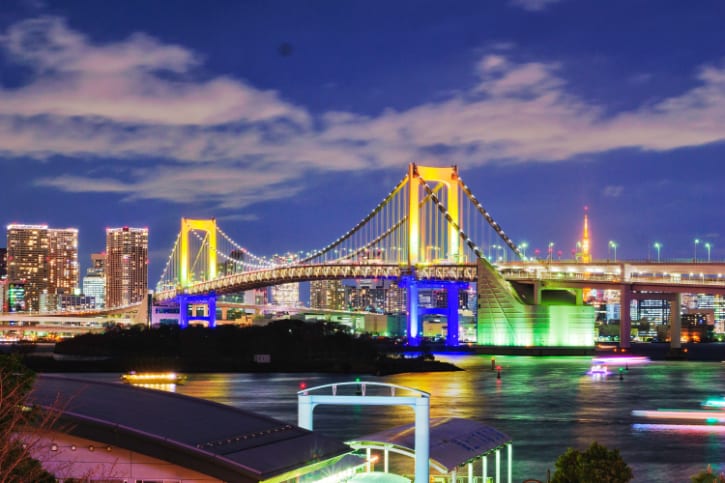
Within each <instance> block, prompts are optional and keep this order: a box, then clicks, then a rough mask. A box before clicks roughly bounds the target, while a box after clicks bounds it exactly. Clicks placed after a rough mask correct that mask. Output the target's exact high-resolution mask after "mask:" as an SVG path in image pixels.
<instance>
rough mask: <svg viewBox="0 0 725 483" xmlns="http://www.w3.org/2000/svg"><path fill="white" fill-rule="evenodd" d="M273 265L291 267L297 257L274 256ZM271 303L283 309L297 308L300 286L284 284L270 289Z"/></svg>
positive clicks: (292, 255)
mask: <svg viewBox="0 0 725 483" xmlns="http://www.w3.org/2000/svg"><path fill="white" fill-rule="evenodd" d="M273 260H274V263H275V264H277V265H291V264H293V263H295V261H296V260H297V255H295V254H294V253H288V254H286V255H283V256H275V257H274V259H273ZM272 303H273V304H275V305H281V306H283V307H297V306H299V305H300V303H301V302H300V284H299V283H297V282H294V283H284V284H282V285H275V286H273V287H272Z"/></svg>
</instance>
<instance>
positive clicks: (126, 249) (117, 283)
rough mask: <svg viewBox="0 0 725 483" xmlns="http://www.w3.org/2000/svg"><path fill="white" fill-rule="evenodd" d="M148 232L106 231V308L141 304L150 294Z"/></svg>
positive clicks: (114, 229) (145, 229)
mask: <svg viewBox="0 0 725 483" xmlns="http://www.w3.org/2000/svg"><path fill="white" fill-rule="evenodd" d="M148 239H149V231H148V228H129V227H127V226H124V227H123V228H106V307H120V306H123V305H129V304H133V303H136V302H141V301H142V300H144V298H145V297H146V294H147V292H148Z"/></svg>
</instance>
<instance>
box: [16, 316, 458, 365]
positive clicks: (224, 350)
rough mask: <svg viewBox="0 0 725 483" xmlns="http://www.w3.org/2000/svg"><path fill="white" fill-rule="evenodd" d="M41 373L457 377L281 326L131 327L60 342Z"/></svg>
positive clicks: (347, 338)
mask: <svg viewBox="0 0 725 483" xmlns="http://www.w3.org/2000/svg"><path fill="white" fill-rule="evenodd" d="M26 360H27V363H28V364H29V365H30V366H31V367H33V368H35V369H36V370H39V371H54V370H57V371H81V370H82V371H129V370H137V371H138V370H177V371H185V372H230V371H231V372H253V371H254V372H257V371H259V372H342V373H360V374H381V375H382V374H389V373H395V372H411V371H421V370H425V371H435V370H455V367H454V366H451V365H449V364H446V363H441V362H438V361H435V360H434V358H433V357H432V355H430V354H421V355H419V356H417V357H407V358H406V357H401V356H397V357H389V356H388V355H387V351H386V350H385V348H383V347H381V346H380V345H379V343H377V342H376V341H375V340H373V339H371V338H369V337H355V336H352V335H350V334H349V333H347V332H346V331H345V330H344V327H341V326H340V325H338V324H330V323H327V322H321V321H318V322H303V321H299V320H277V321H272V322H270V323H269V324H267V325H266V326H253V327H237V326H219V327H216V328H214V329H208V328H205V327H189V328H186V329H183V330H182V329H180V328H179V327H178V326H164V327H161V328H158V329H146V328H144V327H134V328H131V329H125V330H121V329H118V330H109V331H107V332H106V333H104V334H85V335H80V336H76V337H74V338H72V339H68V340H65V341H63V342H60V343H58V344H57V345H56V347H55V355H54V357H53V358H47V357H46V358H37V357H32V354H28V355H27V356H26Z"/></svg>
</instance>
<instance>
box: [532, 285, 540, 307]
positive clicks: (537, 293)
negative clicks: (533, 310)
mask: <svg viewBox="0 0 725 483" xmlns="http://www.w3.org/2000/svg"><path fill="white" fill-rule="evenodd" d="M534 305H541V282H540V281H539V280H537V281H535V282H534Z"/></svg>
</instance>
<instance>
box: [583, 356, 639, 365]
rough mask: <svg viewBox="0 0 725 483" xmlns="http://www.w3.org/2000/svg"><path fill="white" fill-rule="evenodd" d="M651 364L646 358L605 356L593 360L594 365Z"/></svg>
mask: <svg viewBox="0 0 725 483" xmlns="http://www.w3.org/2000/svg"><path fill="white" fill-rule="evenodd" d="M648 362H650V359H649V357H646V356H604V357H595V358H594V359H592V364H609V365H620V366H622V365H637V364H646V363H648Z"/></svg>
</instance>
